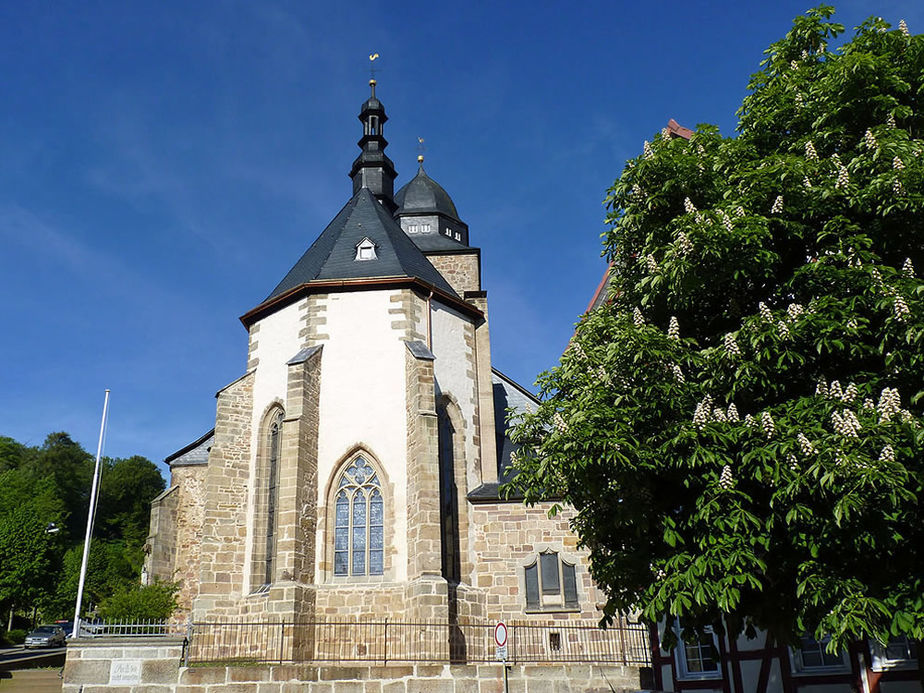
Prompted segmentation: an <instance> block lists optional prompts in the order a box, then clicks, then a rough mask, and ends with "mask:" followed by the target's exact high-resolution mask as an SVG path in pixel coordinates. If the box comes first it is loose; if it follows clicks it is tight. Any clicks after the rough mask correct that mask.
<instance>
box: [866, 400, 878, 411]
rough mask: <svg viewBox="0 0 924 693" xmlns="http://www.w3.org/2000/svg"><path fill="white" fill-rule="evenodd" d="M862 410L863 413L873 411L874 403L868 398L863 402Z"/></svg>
mask: <svg viewBox="0 0 924 693" xmlns="http://www.w3.org/2000/svg"><path fill="white" fill-rule="evenodd" d="M863 409H864V411H869V410H875V409H876V403H875V402H874V401H873V400H871V399H870V398H869V397H867V398H866V399H864V400H863Z"/></svg>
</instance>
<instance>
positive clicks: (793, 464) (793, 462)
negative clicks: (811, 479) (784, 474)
mask: <svg viewBox="0 0 924 693" xmlns="http://www.w3.org/2000/svg"><path fill="white" fill-rule="evenodd" d="M786 462H788V463H789V468H790V469H791V470H792V471H793V472H798V471H799V460H797V459H796V456H795V455H793V454H792V453H789V454H788V455H786Z"/></svg>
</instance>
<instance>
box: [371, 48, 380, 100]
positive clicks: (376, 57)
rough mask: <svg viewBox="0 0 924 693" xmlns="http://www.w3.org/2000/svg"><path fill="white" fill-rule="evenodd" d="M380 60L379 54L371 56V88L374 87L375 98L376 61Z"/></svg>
mask: <svg viewBox="0 0 924 693" xmlns="http://www.w3.org/2000/svg"><path fill="white" fill-rule="evenodd" d="M378 59H379V54H378V53H370V54H369V86H370V87H372V95H373V96H375V73H376V69H375V61H376V60H378Z"/></svg>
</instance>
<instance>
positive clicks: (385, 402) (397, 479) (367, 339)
mask: <svg viewBox="0 0 924 693" xmlns="http://www.w3.org/2000/svg"><path fill="white" fill-rule="evenodd" d="M398 295H399V292H398V291H357V292H352V293H347V292H345V293H335V294H330V295H329V296H328V299H327V301H326V311H325V312H324V315H325V317H326V318H327V323H326V324H325V325H324V331H325V333H326V334H327V335H329V339H328V340H326V341H325V342H324V353H323V356H322V359H321V395H320V398H321V407H320V411H321V413H320V424H319V431H318V493H319V498H318V504H319V505H321V504H324V505H326V500H327V499H326V498H325V497H324V494H325V493H326V491H327V489H328V487H329V483H330V481H331V475H332V474H333V473H334V472H335V471H339V470H335V465H337V464H338V463H339V462H340V461H341V460H342V459H343V457H344V455H346V454H348V453H349V452H350V451H351V450H354V449H355V447H356V446H357V445H362V446H363V447H365V448H367V449H368V450H369V451H370V452H371V453H372V455H374V457H375V459H376V460H377V461H378V462H379V463H380V464H381V465H382V466H383V467H384V470H385V474H386V476H387V478H388V482H389V483H390V486H391V490H392V492H393V495H392V496H391V497H387V498H386V502H389V503H392V504H393V513H394V514H393V515H392V517H393V518H394V532H393V537H394V542H393V544H392V546H391V547H389V548H390V550H391V551H393V554H392V566H393V574H394V576H395V579H396V580H398V581H403V580H406V579H407V414H406V405H407V401H406V400H407V396H406V389H407V384H406V378H405V351H406V347H405V346H404V342H403V341H401V339H400V338H401V337H402V336H403V331H398V330H395V329H393V328H392V324H391V323H392V320H393V318H394V316H393V315H392V314H389V312H388V311H389V309H390V308H393V307H394V306H395V304H394V303H393V302H391V300H390V299H391V297H392V296H398ZM383 481H384V480H383ZM320 525H321V523H319V531H318V543H317V551H318V554H317V559H318V561H317V564H318V565H319V564H320V563H321V558H322V557H323V556H324V552H325V551H326V550H327V548H328V547H326V546H324V545H323V543H322V541H323V532H322V531H321V526H320ZM321 577H322V576H320V575H317V576H316V580H315V582H320V581H321Z"/></svg>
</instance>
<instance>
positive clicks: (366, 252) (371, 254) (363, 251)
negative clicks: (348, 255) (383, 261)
mask: <svg viewBox="0 0 924 693" xmlns="http://www.w3.org/2000/svg"><path fill="white" fill-rule="evenodd" d="M353 259H354V260H355V261H357V262H368V261H369V260H375V259H376V255H375V243H374V242H372V241H371V240H369V238H368V237H367V238H363V239H362V240H361V241H360V242H359V243H357V244H356V257H355V258H353Z"/></svg>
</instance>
